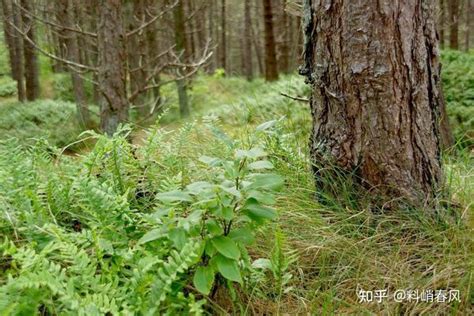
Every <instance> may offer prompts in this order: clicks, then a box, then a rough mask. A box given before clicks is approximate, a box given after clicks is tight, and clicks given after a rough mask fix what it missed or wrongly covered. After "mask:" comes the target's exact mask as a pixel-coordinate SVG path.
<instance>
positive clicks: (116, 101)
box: [97, 0, 128, 135]
mask: <svg viewBox="0 0 474 316" xmlns="http://www.w3.org/2000/svg"><path fill="white" fill-rule="evenodd" d="M98 8H99V25H98V33H97V36H98V38H97V42H98V53H99V58H98V69H99V70H98V72H99V73H98V80H99V88H100V93H101V97H102V98H101V102H100V127H101V129H102V131H104V132H105V133H107V134H108V135H112V134H113V133H114V132H115V131H116V130H117V127H118V125H119V124H120V123H125V122H126V121H127V120H128V101H127V97H126V86H125V85H126V83H125V80H126V79H125V78H126V76H125V67H124V65H125V61H126V48H125V43H124V31H123V27H122V1H121V0H100V3H99V7H98Z"/></svg>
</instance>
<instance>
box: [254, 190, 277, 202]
mask: <svg viewBox="0 0 474 316" xmlns="http://www.w3.org/2000/svg"><path fill="white" fill-rule="evenodd" d="M248 197H249V199H250V198H252V199H255V200H257V201H258V202H260V203H262V204H267V205H273V204H275V203H276V201H275V198H274V197H273V194H271V193H268V192H261V191H257V190H252V191H250V192H249V193H248Z"/></svg>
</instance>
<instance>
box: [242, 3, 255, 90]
mask: <svg viewBox="0 0 474 316" xmlns="http://www.w3.org/2000/svg"><path fill="white" fill-rule="evenodd" d="M244 24H245V25H244V45H243V47H244V51H243V53H244V54H243V55H244V70H245V77H246V78H247V80H249V81H250V80H252V79H253V63H252V17H251V9H250V0H245V5H244Z"/></svg>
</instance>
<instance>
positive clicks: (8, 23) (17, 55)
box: [2, 0, 26, 102]
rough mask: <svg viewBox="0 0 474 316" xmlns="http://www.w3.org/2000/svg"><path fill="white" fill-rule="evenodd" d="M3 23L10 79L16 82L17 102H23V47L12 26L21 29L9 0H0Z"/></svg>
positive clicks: (14, 7) (16, 10)
mask: <svg viewBox="0 0 474 316" xmlns="http://www.w3.org/2000/svg"><path fill="white" fill-rule="evenodd" d="M2 8H3V19H4V20H3V21H4V32H5V39H6V40H7V45H8V53H9V58H10V67H11V73H12V78H13V79H14V80H15V81H16V82H17V94H18V101H20V102H24V101H25V98H26V95H25V83H24V66H23V58H22V56H23V45H22V41H21V38H20V34H18V32H16V31H15V30H14V28H13V27H12V25H15V27H17V28H19V29H20V28H21V16H20V14H19V13H18V8H17V7H16V6H14V5H12V3H11V2H10V0H2Z"/></svg>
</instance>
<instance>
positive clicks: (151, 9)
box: [146, 0, 161, 110]
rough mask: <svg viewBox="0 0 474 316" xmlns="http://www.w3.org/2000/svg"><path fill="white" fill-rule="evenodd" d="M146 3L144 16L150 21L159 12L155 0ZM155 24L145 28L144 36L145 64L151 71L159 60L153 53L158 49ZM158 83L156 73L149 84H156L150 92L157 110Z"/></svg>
mask: <svg viewBox="0 0 474 316" xmlns="http://www.w3.org/2000/svg"><path fill="white" fill-rule="evenodd" d="M146 5H147V10H146V12H147V15H146V17H147V21H150V20H151V19H153V18H154V17H155V16H156V15H157V14H159V12H158V10H157V6H156V4H155V0H147V4H146ZM157 24H158V23H157V22H155V23H153V26H150V27H148V28H147V29H146V37H147V41H148V44H147V48H148V52H147V56H146V58H147V59H146V60H147V65H148V67H149V71H153V68H154V67H155V65H156V64H158V63H159V62H160V61H159V60H158V61H155V55H156V54H157V52H159V51H160V46H159V45H158V39H157V30H156V28H157ZM159 83H160V75H159V74H157V75H155V77H154V78H153V80H152V82H151V84H153V85H155V86H156V87H155V88H153V90H152V92H153V98H154V100H155V102H156V103H155V106H154V108H155V109H158V110H160V105H161V93H160V87H159Z"/></svg>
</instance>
